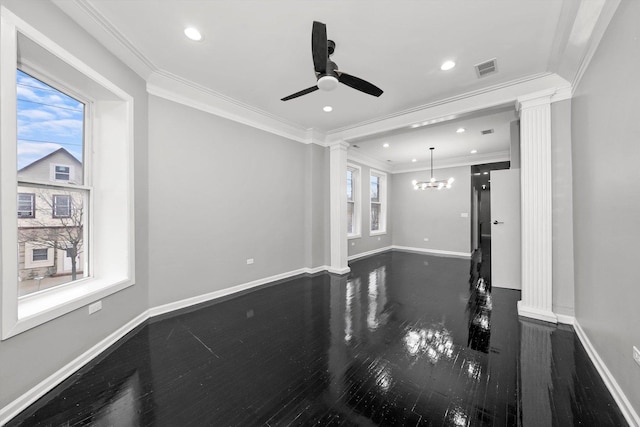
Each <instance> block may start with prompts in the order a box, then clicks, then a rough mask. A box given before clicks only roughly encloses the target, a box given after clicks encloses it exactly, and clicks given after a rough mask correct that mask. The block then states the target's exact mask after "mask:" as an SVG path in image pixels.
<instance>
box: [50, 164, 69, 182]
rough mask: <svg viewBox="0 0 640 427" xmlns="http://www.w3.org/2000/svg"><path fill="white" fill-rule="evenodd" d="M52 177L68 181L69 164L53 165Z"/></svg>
mask: <svg viewBox="0 0 640 427" xmlns="http://www.w3.org/2000/svg"><path fill="white" fill-rule="evenodd" d="M54 179H55V180H56V181H70V180H71V167H69V166H57V165H56V166H55V168H54Z"/></svg>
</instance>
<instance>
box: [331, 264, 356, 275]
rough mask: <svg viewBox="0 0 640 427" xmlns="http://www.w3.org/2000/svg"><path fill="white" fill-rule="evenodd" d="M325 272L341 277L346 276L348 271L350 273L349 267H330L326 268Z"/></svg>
mask: <svg viewBox="0 0 640 427" xmlns="http://www.w3.org/2000/svg"><path fill="white" fill-rule="evenodd" d="M327 271H328V272H329V273H333V274H340V275H342V274H347V273H348V272H350V271H351V268H349V267H345V268H333V267H331V266H330V267H329V268H327Z"/></svg>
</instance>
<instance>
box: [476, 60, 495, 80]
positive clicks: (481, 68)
mask: <svg viewBox="0 0 640 427" xmlns="http://www.w3.org/2000/svg"><path fill="white" fill-rule="evenodd" d="M474 67H475V69H476V74H477V75H478V78H480V77H484V76H486V75H489V74H492V73H495V72H496V71H498V63H497V62H496V58H493V59H490V60H488V61H485V62H482V63H480V64H476V65H475V66H474Z"/></svg>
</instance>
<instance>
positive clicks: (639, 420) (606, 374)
mask: <svg viewBox="0 0 640 427" xmlns="http://www.w3.org/2000/svg"><path fill="white" fill-rule="evenodd" d="M573 328H574V329H575V331H576V335H578V338H579V339H580V342H582V345H583V346H584V348H585V350H587V354H588V355H589V358H590V359H591V361H592V362H593V364H594V365H595V367H596V369H597V370H598V373H599V374H600V377H602V380H603V381H604V383H605V385H606V386H607V388H608V389H609V392H610V393H611V395H612V396H613V399H614V400H615V401H616V403H617V404H618V407H619V408H620V411H621V412H622V414H623V415H624V418H625V419H626V420H627V422H628V423H629V425H630V426H632V427H640V416H638V413H637V412H636V411H635V409H633V406H631V402H629V399H627V396H625V394H624V392H623V391H622V389H621V388H620V386H619V385H618V382H617V381H616V379H615V378H614V377H613V375H612V374H611V371H609V368H607V365H605V363H604V361H603V360H602V359H601V358H600V355H599V354H598V352H597V351H596V349H595V347H594V346H593V344H591V341H590V340H589V337H587V334H586V333H585V332H584V330H583V329H582V327H580V323H578V321H577V320H575V322H574V324H573ZM629 356H631V355H629Z"/></svg>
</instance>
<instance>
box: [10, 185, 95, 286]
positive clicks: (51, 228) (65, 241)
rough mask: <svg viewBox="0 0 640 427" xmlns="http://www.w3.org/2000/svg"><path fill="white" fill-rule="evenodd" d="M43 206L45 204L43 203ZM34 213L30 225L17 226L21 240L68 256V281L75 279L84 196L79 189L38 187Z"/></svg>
mask: <svg viewBox="0 0 640 427" xmlns="http://www.w3.org/2000/svg"><path fill="white" fill-rule="evenodd" d="M43 205H44V206H43ZM36 206H37V208H36V215H35V218H34V219H31V220H30V226H28V227H19V228H18V239H19V241H20V242H21V243H26V242H32V243H34V244H36V245H38V246H41V247H45V248H52V249H56V250H57V249H59V250H62V251H65V252H66V255H67V256H68V257H69V258H71V280H72V281H73V280H76V277H77V272H78V266H77V259H78V255H80V254H81V253H82V251H83V243H84V241H83V233H84V227H83V221H84V203H83V195H82V193H80V192H78V191H66V190H65V191H58V190H55V194H54V191H53V190H44V189H40V190H39V192H38V197H37V201H36Z"/></svg>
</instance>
